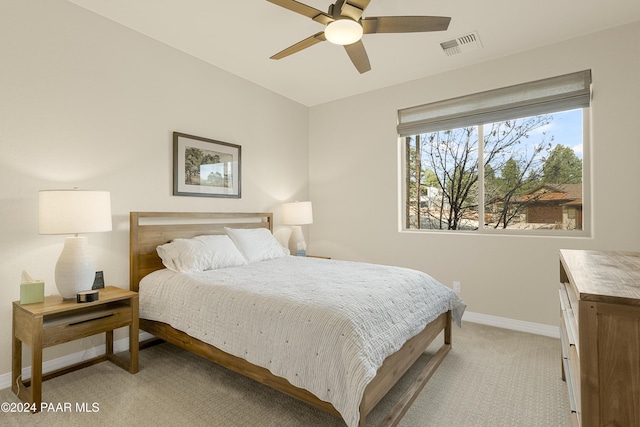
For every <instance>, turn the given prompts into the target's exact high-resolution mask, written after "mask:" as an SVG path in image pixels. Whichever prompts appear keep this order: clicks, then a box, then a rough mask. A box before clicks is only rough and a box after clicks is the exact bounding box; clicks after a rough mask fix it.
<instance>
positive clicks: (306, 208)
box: [282, 202, 313, 256]
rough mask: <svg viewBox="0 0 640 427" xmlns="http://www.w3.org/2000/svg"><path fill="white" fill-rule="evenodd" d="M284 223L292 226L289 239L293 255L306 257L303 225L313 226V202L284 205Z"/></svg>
mask: <svg viewBox="0 0 640 427" xmlns="http://www.w3.org/2000/svg"><path fill="white" fill-rule="evenodd" d="M282 223H283V224H285V225H292V227H291V236H290V237H289V251H290V252H291V255H303V256H304V255H306V254H307V244H306V242H305V241H304V234H303V233H302V227H300V226H301V225H306V224H313V211H312V209H311V202H293V203H284V204H283V205H282Z"/></svg>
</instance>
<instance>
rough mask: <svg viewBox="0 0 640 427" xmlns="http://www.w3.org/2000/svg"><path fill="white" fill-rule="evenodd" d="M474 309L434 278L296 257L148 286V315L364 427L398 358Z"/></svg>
mask: <svg viewBox="0 0 640 427" xmlns="http://www.w3.org/2000/svg"><path fill="white" fill-rule="evenodd" d="M464 308H465V305H464V302H462V300H460V299H459V298H458V296H457V295H456V294H455V293H454V292H452V291H451V290H450V289H449V288H447V287H446V286H444V285H442V284H440V283H439V282H437V281H436V280H434V279H433V278H431V277H430V276H428V275H427V274H425V273H422V272H418V271H415V270H410V269H406V268H399V267H388V266H381V265H375V264H366V263H354V262H346V261H335V260H324V259H314V258H303V257H295V256H287V257H284V258H280V259H275V260H270V261H262V262H258V263H255V264H250V265H246V266H242V267H232V268H226V269H221V270H211V271H205V272H201V273H189V274H184V273H182V274H178V273H174V272H171V271H169V270H160V271H156V272H154V273H152V274H150V275H148V276H147V277H145V278H144V279H143V280H142V282H141V283H140V317H141V318H144V319H149V320H157V321H161V322H165V323H168V324H169V325H171V326H172V327H174V328H176V329H179V330H181V331H183V332H186V333H188V334H189V335H191V336H193V337H195V338H198V339H200V340H202V341H205V342H207V343H209V344H211V345H214V346H215V347H217V348H219V349H221V350H223V351H225V352H227V353H230V354H233V355H235V356H239V357H242V358H244V359H246V360H247V361H249V362H251V363H253V364H255V365H259V366H262V367H265V368H267V369H269V371H271V372H272V373H273V374H275V375H278V376H281V377H284V378H286V379H287V380H289V382H290V383H291V384H293V385H295V386H297V387H300V388H304V389H306V390H309V391H310V392H312V393H313V394H315V395H316V396H317V397H319V398H320V399H322V400H325V401H328V402H331V403H332V404H333V406H334V407H335V408H336V409H337V410H338V411H339V412H340V413H341V414H342V416H343V418H344V420H345V421H346V423H347V424H348V425H349V426H356V425H357V424H358V420H359V417H360V414H359V411H358V407H359V403H360V400H361V399H362V395H363V393H364V389H365V387H366V385H367V384H368V383H369V382H370V381H371V379H372V378H373V377H374V376H375V375H376V371H377V370H378V368H379V367H380V365H381V364H382V362H383V361H384V359H385V358H386V357H387V356H389V355H390V354H392V353H394V352H395V351H397V350H398V349H399V348H400V347H402V345H403V344H404V343H405V342H406V341H407V340H408V339H409V338H411V337H413V336H415V335H416V334H417V333H418V332H420V331H421V330H422V329H424V327H425V325H426V324H427V323H429V322H430V321H432V320H434V319H435V318H437V317H438V316H439V315H440V314H442V313H444V312H446V311H448V310H450V309H451V310H453V314H454V319H455V320H456V321H457V322H458V323H459V322H460V317H461V316H462V312H463V311H464Z"/></svg>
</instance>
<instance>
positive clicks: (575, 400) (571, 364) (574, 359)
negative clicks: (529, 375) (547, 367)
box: [560, 313, 581, 417]
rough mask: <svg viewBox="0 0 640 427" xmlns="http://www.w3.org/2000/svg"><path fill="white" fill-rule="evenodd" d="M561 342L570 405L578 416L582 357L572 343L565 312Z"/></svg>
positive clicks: (562, 321) (562, 320)
mask: <svg viewBox="0 0 640 427" xmlns="http://www.w3.org/2000/svg"><path fill="white" fill-rule="evenodd" d="M560 343H561V345H562V359H563V360H562V366H563V369H564V374H565V380H566V383H567V389H568V390H569V406H570V408H571V412H572V413H574V414H575V415H576V417H578V415H579V413H580V403H581V402H580V400H581V399H580V358H579V357H578V351H577V348H576V346H575V345H572V344H570V340H569V335H568V334H567V327H566V319H565V318H564V313H563V316H562V318H561V328H560Z"/></svg>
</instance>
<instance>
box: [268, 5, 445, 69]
mask: <svg viewBox="0 0 640 427" xmlns="http://www.w3.org/2000/svg"><path fill="white" fill-rule="evenodd" d="M267 1H269V2H271V3H273V4H277V5H278V6H281V7H284V8H285V9H289V10H291V11H293V12H296V13H299V14H301V15H304V16H306V17H308V18H311V19H312V20H314V21H316V22H319V23H320V24H323V25H326V28H325V30H324V31H320V32H319V33H316V34H314V35H312V36H310V37H307V38H306V39H304V40H302V41H299V42H298V43H296V44H294V45H292V46H289V47H288V48H286V49H284V50H282V51H280V52H278V53H276V54H275V55H273V56H272V57H271V59H282V58H284V57H286V56H289V55H291V54H294V53H296V52H299V51H301V50H303V49H306V48H308V47H310V46H313V45H314V44H316V43H320V42H323V41H325V40H328V41H330V42H331V43H335V44H339V45H343V46H344V48H345V50H346V52H347V55H349V58H350V59H351V62H353V65H355V67H356V69H357V70H358V71H359V72H360V74H362V73H366V72H367V71H369V70H371V64H370V63H369V57H368V56H367V51H366V50H365V48H364V44H362V40H361V38H362V35H363V34H375V33H419V32H427V31H445V30H446V29H447V28H448V27H449V22H450V21H451V18H448V17H444V16H378V17H368V18H363V17H362V14H363V13H364V10H365V9H366V8H367V6H368V5H369V3H370V2H371V0H337V1H336V2H335V3H334V4H332V5H330V6H329V11H328V13H324V12H322V11H320V10H318V9H316V8H313V7H311V6H307V5H306V4H303V3H300V2H297V1H295V0H267Z"/></svg>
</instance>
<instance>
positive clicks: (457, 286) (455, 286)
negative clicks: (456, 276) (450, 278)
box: [453, 282, 460, 294]
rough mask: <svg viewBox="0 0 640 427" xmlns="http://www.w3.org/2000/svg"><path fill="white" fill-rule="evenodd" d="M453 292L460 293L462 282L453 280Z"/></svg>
mask: <svg viewBox="0 0 640 427" xmlns="http://www.w3.org/2000/svg"><path fill="white" fill-rule="evenodd" d="M453 292H455V293H457V294H459V293H460V282H453Z"/></svg>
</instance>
